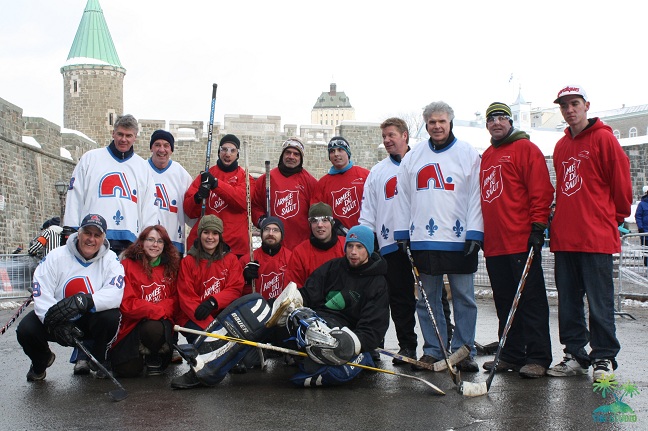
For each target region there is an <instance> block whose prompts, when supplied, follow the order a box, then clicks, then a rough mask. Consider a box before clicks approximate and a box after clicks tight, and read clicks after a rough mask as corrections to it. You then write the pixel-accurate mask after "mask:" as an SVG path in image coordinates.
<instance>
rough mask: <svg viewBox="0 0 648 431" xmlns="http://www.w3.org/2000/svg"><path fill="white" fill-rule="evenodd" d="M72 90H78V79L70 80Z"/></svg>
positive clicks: (75, 91)
mask: <svg viewBox="0 0 648 431" xmlns="http://www.w3.org/2000/svg"><path fill="white" fill-rule="evenodd" d="M72 92H73V93H78V92H79V81H77V80H76V79H75V80H74V81H72Z"/></svg>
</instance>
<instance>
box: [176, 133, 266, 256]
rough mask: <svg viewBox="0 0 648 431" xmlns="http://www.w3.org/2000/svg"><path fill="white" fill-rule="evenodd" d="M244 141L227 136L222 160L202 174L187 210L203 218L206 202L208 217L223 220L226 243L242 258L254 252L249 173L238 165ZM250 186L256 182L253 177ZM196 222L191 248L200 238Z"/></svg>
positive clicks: (193, 186)
mask: <svg viewBox="0 0 648 431" xmlns="http://www.w3.org/2000/svg"><path fill="white" fill-rule="evenodd" d="M240 148H241V142H240V141H239V138H237V137H236V136H235V135H229V134H228V135H225V136H223V137H222V138H221V140H220V144H219V146H218V161H217V162H216V165H214V166H212V167H211V168H209V170H208V171H207V172H201V173H200V175H198V176H197V177H196V178H195V179H194V180H193V182H192V183H191V185H190V186H189V189H187V191H186V193H185V195H184V211H185V214H186V215H187V216H188V217H189V218H199V217H200V216H201V210H202V201H203V199H206V200H207V201H206V207H205V215H207V214H213V215H215V216H217V217H218V218H220V219H221V220H222V221H223V225H224V226H225V233H224V234H223V237H222V240H224V241H225V243H227V245H228V246H229V247H230V249H231V251H232V253H234V254H235V255H236V256H238V257H241V256H243V255H244V254H246V253H249V250H250V237H249V235H248V219H247V196H246V187H245V170H244V169H243V168H241V167H240V166H239V165H238V158H239V149H240ZM250 184H251V185H253V184H254V179H253V178H252V177H250ZM198 224H199V223H196V224H195V225H194V227H193V228H192V229H191V232H190V233H189V235H188V237H187V248H188V249H190V248H191V246H192V245H193V244H194V242H195V240H196V238H197V232H198Z"/></svg>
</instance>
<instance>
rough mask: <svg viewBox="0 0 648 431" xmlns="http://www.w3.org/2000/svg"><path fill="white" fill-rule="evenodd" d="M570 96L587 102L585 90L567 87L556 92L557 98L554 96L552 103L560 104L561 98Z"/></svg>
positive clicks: (572, 86)
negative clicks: (578, 97)
mask: <svg viewBox="0 0 648 431" xmlns="http://www.w3.org/2000/svg"><path fill="white" fill-rule="evenodd" d="M572 95H576V96H580V97H582V98H583V100H585V101H586V102H587V93H586V92H585V89H584V88H583V87H581V86H580V85H567V86H565V87H563V88H562V89H561V90H560V91H559V92H558V96H556V100H554V103H560V98H561V97H563V96H572Z"/></svg>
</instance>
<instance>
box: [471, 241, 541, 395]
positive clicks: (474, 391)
mask: <svg viewBox="0 0 648 431" xmlns="http://www.w3.org/2000/svg"><path fill="white" fill-rule="evenodd" d="M533 253H534V250H533V247H531V250H529V256H528V257H527V260H526V263H525V264H524V270H523V271H522V277H521V278H520V283H519V284H518V288H517V292H515V296H514V297H513V303H512V304H511V309H510V311H509V314H508V317H507V318H506V325H504V330H503V331H502V337H501V338H500V341H499V344H498V346H497V352H495V359H494V360H493V368H491V370H490V373H489V375H488V379H486V381H485V382H483V383H480V384H477V385H475V384H472V385H471V386H469V387H461V388H460V389H459V392H460V393H462V394H464V395H465V396H467V397H477V396H480V395H485V394H487V393H488V390H489V389H490V387H491V384H492V383H493V378H494V377H495V370H497V365H498V364H499V361H500V353H501V352H502V347H504V343H506V336H507V335H508V332H509V330H510V329H511V326H512V325H513V317H514V316H515V311H516V310H517V308H518V305H519V303H520V296H522V291H523V290H524V285H525V284H526V279H527V275H529V270H530V269H531V262H532V261H533Z"/></svg>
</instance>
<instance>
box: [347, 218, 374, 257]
mask: <svg viewBox="0 0 648 431" xmlns="http://www.w3.org/2000/svg"><path fill="white" fill-rule="evenodd" d="M350 242H359V243H360V244H362V245H363V246H364V248H366V249H367V252H368V253H369V255H371V253H373V251H374V235H373V232H372V231H371V229H369V228H368V227H367V226H361V225H358V226H353V227H352V228H351V229H349V233H347V236H346V241H345V242H344V247H345V248H346V245H347V244H348V243H350Z"/></svg>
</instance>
